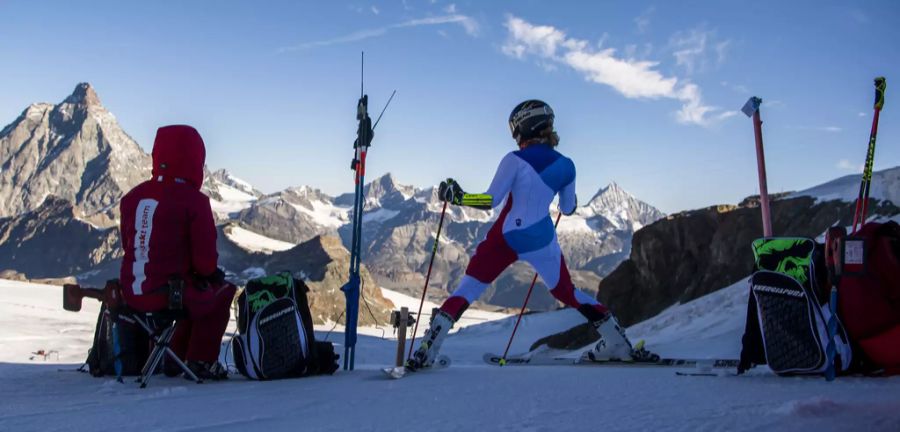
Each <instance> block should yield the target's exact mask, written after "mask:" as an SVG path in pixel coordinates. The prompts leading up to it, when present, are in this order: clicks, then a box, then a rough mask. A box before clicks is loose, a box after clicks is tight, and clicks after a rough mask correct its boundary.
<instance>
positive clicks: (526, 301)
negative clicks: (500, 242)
mask: <svg viewBox="0 0 900 432" xmlns="http://www.w3.org/2000/svg"><path fill="white" fill-rule="evenodd" d="M561 218H562V212H560V213H559V214H557V215H556V222H555V223H554V224H553V228H554V229H556V227H557V226H559V220H560V219H561ZM537 278H538V274H537V272H535V273H534V278H532V279H531V286H530V287H528V294H525V303H522V310H520V311H519V317H518V318H516V325H515V326H514V327H513V331H512V334H511V335H509V342H507V343H506V349H505V350H503V357H501V358H500V366H503V365H505V364H506V355H507V354H509V347H511V346H512V342H513V338H515V337H516V330H518V329H519V323H520V322H522V315H524V314H525V307H527V306H528V300H529V299H531V291H532V290H534V284H535V283H537Z"/></svg>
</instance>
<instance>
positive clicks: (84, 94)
mask: <svg viewBox="0 0 900 432" xmlns="http://www.w3.org/2000/svg"><path fill="white" fill-rule="evenodd" d="M63 103H69V104H78V105H85V106H102V104H101V103H100V98H99V97H98V96H97V92H95V91H94V87H93V86H91V84H90V83H86V82H83V83H78V85H77V86H75V91H73V92H72V94H71V95H69V97H67V98H66V100H64V101H63Z"/></svg>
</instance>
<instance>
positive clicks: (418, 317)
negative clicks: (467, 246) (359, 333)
mask: <svg viewBox="0 0 900 432" xmlns="http://www.w3.org/2000/svg"><path fill="white" fill-rule="evenodd" d="M446 213H447V201H444V208H443V209H441V221H440V222H438V229H437V234H435V235H434V246H432V248H431V261H430V262H429V263H428V273H426V274H425V287H424V288H422V300H419V312H418V313H416V324H415V326H413V334H412V342H410V343H409V354H407V355H406V358H407V360H408V359H411V358H412V352H413V346H414V345H415V344H416V332H417V331H419V320H421V319H422V305H423V304H425V293H427V292H428V281H429V280H430V279H431V266H433V265H434V256H435V255H437V247H438V241H439V240H440V239H441V228H442V227H443V226H444V215H445V214H446Z"/></svg>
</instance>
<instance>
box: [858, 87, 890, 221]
mask: <svg viewBox="0 0 900 432" xmlns="http://www.w3.org/2000/svg"><path fill="white" fill-rule="evenodd" d="M886 88H887V80H885V79H884V77H878V78H875V114H874V115H873V116H872V131H871V132H869V148H868V150H867V151H866V165H865V167H863V178H862V182H861V183H860V184H859V196H858V197H857V198H856V211H855V212H854V213H853V230H852V231H851V234H856V224H857V223H858V224H859V226H860V228H862V225H863V224H865V223H866V211H867V210H868V209H869V187H870V186H871V185H872V166H873V165H874V164H875V137H876V136H877V135H878V114H880V113H881V109H882V108H883V107H884V90H885V89H886Z"/></svg>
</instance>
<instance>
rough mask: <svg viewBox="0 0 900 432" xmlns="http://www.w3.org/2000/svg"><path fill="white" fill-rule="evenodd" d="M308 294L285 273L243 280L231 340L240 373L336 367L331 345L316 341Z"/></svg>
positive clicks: (281, 374)
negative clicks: (244, 282)
mask: <svg viewBox="0 0 900 432" xmlns="http://www.w3.org/2000/svg"><path fill="white" fill-rule="evenodd" d="M307 292H309V288H308V287H307V286H306V284H305V283H303V281H302V280H299V279H294V278H293V276H291V274H290V273H289V272H282V273H277V274H274V275H271V276H267V277H263V278H257V279H252V280H250V281H248V282H247V286H246V288H244V291H243V292H242V293H241V295H240V296H239V297H238V312H237V324H238V334H237V335H236V336H235V337H234V338H233V339H232V344H233V345H232V351H233V353H234V360H235V364H236V366H237V370H238V371H239V372H240V373H241V374H242V375H244V376H245V377H247V378H250V379H255V380H268V379H278V378H292V377H301V376H307V375H316V374H329V375H330V374H332V373H334V371H335V370H337V368H338V365H337V358H338V356H337V355H336V354H335V353H334V345H333V344H332V343H331V342H317V341H316V340H315V333H314V331H313V323H312V314H311V313H310V310H309V301H308V300H307V296H306V293H307Z"/></svg>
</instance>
